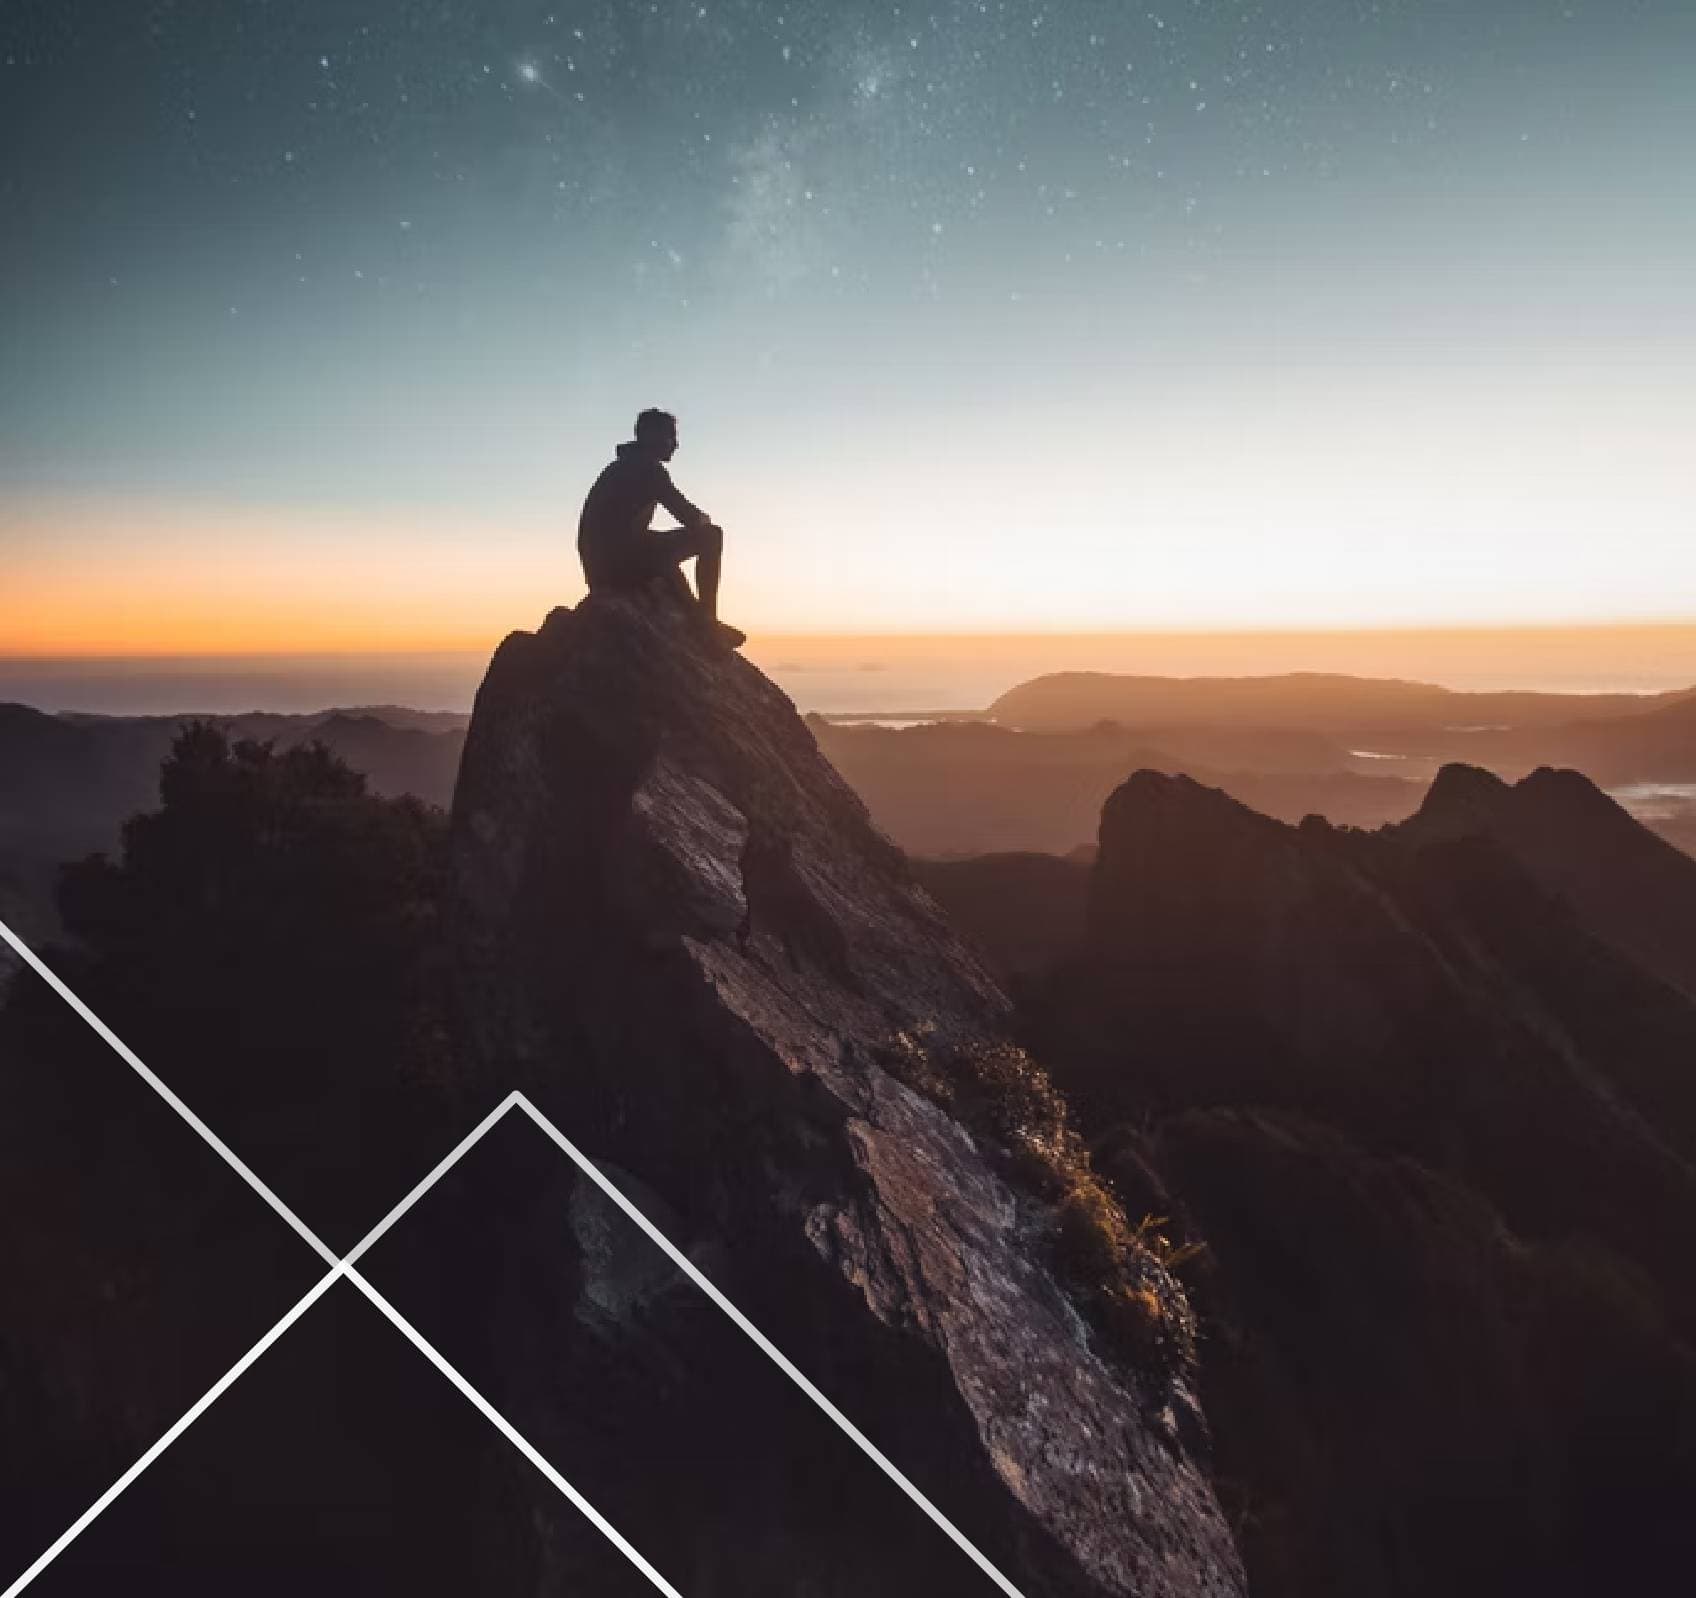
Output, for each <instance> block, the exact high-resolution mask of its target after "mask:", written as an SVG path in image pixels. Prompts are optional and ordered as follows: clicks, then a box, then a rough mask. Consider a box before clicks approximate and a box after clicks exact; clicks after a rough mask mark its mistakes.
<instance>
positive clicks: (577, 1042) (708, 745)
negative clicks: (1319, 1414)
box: [452, 598, 1242, 1598]
mask: <svg viewBox="0 0 1696 1598" xmlns="http://www.w3.org/2000/svg"><path fill="white" fill-rule="evenodd" d="M452 835H453V841H452V850H453V875H454V893H455V917H456V924H457V946H458V959H459V964H460V967H461V969H462V971H463V973H464V993H463V1003H464V1007H465V1026H466V1031H467V1035H468V1036H469V1037H470V1038H471V1039H472V1040H473V1042H474V1047H475V1055H476V1059H477V1061H478V1064H479V1068H480V1069H481V1070H482V1071H483V1072H484V1073H485V1075H486V1077H487V1079H488V1082H489V1085H490V1088H491V1090H494V1089H498V1088H505V1087H508V1086H514V1085H517V1086H522V1087H524V1088H525V1090H526V1091H527V1092H529V1093H531V1094H532V1096H533V1097H534V1098H535V1099H536V1100H537V1101H538V1103H539V1104H540V1105H541V1107H542V1108H543V1109H544V1110H545V1111H546V1112H547V1113H548V1114H549V1115H550V1116H551V1117H553V1118H554V1119H555V1120H556V1121H557V1122H558V1124H559V1125H560V1126H561V1127H562V1128H563V1129H565V1130H566V1131H567V1133H568V1135H570V1136H572V1137H573V1138H574V1139H575V1140H577V1141H578V1142H579V1143H580V1144H581V1145H583V1146H585V1147H587V1148H588V1149H590V1150H591V1151H592V1152H594V1153H595V1154H596V1155H597V1156H603V1157H605V1158H607V1159H610V1160H612V1161H615V1162H617V1163H618V1164H619V1165H620V1166H621V1167H623V1168H625V1169H627V1170H629V1171H630V1172H632V1173H634V1174H635V1175H637V1176H638V1177H639V1178H640V1179H641V1180H643V1181H644V1182H646V1183H648V1184H650V1185H651V1186H652V1187H653V1188H654V1189H656V1190H657V1191H658V1192H659V1193H660V1194H661V1195H662V1197H663V1199H664V1201H665V1203H666V1204H667V1205H668V1206H669V1207H670V1209H671V1211H672V1212H673V1213H674V1214H675V1216H676V1217H677V1221H676V1224H677V1225H678V1226H679V1227H680V1228H682V1229H683V1231H684V1232H685V1233H686V1234H687V1237H688V1238H689V1240H690V1241H691V1243H692V1244H700V1243H701V1242H703V1241H708V1242H710V1243H711V1244H712V1246H713V1247H714V1248H715V1249H716V1250H717V1254H716V1256H715V1257H717V1258H718V1259H720V1260H721V1262H722V1263H721V1265H720V1270H721V1272H722V1274H723V1276H724V1278H725V1280H724V1284H723V1285H725V1286H726V1288H727V1290H728V1291H729V1292H730V1293H731V1296H732V1297H733V1298H734V1299H736V1300H737V1301H738V1302H739V1303H742V1304H743V1306H744V1307H745V1308H746V1309H747V1310H748V1311H749V1313H750V1314H752V1315H753V1317H754V1319H755V1320H756V1321H757V1322H758V1323H759V1324H761V1325H762V1326H763V1327H764V1328H765V1329H766V1330H767V1331H768V1333H769V1334H770V1335H771V1336H772V1337H773V1338H774V1340H776V1341H777V1342H778V1344H779V1345H780V1346H782V1347H783V1348H784V1349H785V1350H786V1351H787V1352H788V1353H789V1354H790V1355H791V1357H793V1358H794V1359H795V1360H796V1361H797V1363H799V1364H800V1365H801V1366H802V1367H803V1368H804V1369H805V1370H807V1371H808V1372H809V1374H811V1375H812V1376H813V1377H814V1378H815V1379H816V1380H818V1381H819V1382H820V1384H821V1385H822V1386H823V1387H824V1388H825V1389H826V1390H827V1391H828V1392H830V1393H831V1394H832V1396H833V1397H834V1398H835V1399H836V1400H837V1401H838V1402H839V1403H840V1404H842V1406H843V1407H844V1409H846V1410H847V1411H848V1412H849V1413H850V1414H852V1415H853V1416H854V1418H855V1419H856V1421H857V1422H858V1423H859V1424H860V1425H862V1426H863V1427H864V1428H865V1430H866V1431H867V1432H868V1433H869V1434H870V1435H871V1436H872V1437H873V1438H874V1439H875V1440H876V1441H878V1442H879V1444H880V1445H881V1446H883V1447H885V1448H886V1450H887V1451H888V1452H889V1454H890V1455H891V1456H892V1457H894V1458H895V1459H896V1460H897V1461H898V1462H899V1463H900V1464H901V1465H902V1467H903V1468H904V1469H905V1470H907V1472H908V1473H909V1474H910V1475H911V1476H912V1477H913V1478H914V1479H915V1480H916V1481H917V1482H918V1484H919V1485H920V1486H921V1488H922V1489H923V1490H925V1491H926V1492H927V1493H929V1494H931V1495H932V1496H933V1497H934V1498H935V1499H936V1500H937V1501H938V1502H939V1504H940V1506H941V1507H942V1508H943V1509H944V1510H945V1512H947V1513H949V1514H950V1515H951V1516H954V1517H955V1518H957V1520H958V1522H959V1524H960V1525H961V1526H962V1528H963V1529H964V1530H965V1531H966V1532H967V1534H968V1535H969V1536H971V1537H973V1538H974V1540H976V1541H978V1542H979V1543H980V1546H982V1547H984V1549H985V1551H986V1552H988V1553H989V1554H990V1557H991V1558H993V1559H995V1560H996V1561H997V1562H998V1563H999V1564H1000V1565H1001V1567H1002V1568H1003V1569H1004V1570H1005V1571H1006V1572H1007V1573H1008V1575H1009V1576H1010V1577H1011V1578H1012V1579H1013V1580H1014V1581H1015V1582H1016V1583H1018V1584H1019V1585H1020V1586H1021V1588H1022V1590H1023V1591H1024V1592H1026V1593H1027V1594H1028V1595H1030V1598H1036V1595H1037V1594H1044V1593H1053V1594H1074V1593H1075V1594H1080V1595H1084V1594H1089V1595H1095V1594H1102V1595H1105V1594H1109V1593H1113V1594H1121V1593H1122V1594H1130V1593H1133V1592H1134V1593H1138V1594H1141V1595H1160V1594H1170V1595H1174V1598H1175V1595H1177V1594H1196V1593H1219V1594H1226V1593H1236V1592H1239V1591H1241V1590H1242V1578H1241V1574H1240V1568H1239V1564H1238V1561H1237V1557H1236V1553H1235V1550H1234V1547H1233V1544H1232V1541H1231V1538H1230V1535H1229V1532H1228V1530H1227V1528H1226V1526H1225V1524H1224V1522H1223V1519H1222V1517H1221V1515H1220V1512H1219V1510H1218V1507H1217V1504H1216V1502H1215V1500H1214V1498H1213V1496H1212V1493H1211V1490H1210V1488H1209V1486H1208V1484H1207V1481H1206V1478H1205V1475H1204V1472H1203V1470H1202V1467H1201V1464H1200V1462H1199V1461H1198V1458H1197V1450H1198V1448H1199V1446H1200V1444H1199V1437H1200V1435H1201V1433H1200V1428H1199V1426H1197V1425H1195V1424H1193V1422H1194V1420H1195V1411H1194V1407H1193V1400H1192V1399H1191V1398H1190V1395H1189V1394H1188V1391H1187V1389H1186V1388H1185V1386H1184V1383H1183V1381H1182V1379H1181V1378H1180V1379H1178V1380H1176V1381H1175V1382H1173V1383H1170V1384H1168V1383H1165V1382H1156V1381H1154V1380H1153V1379H1141V1378H1139V1377H1138V1375H1137V1374H1136V1373H1135V1372H1134V1371H1132V1370H1130V1369H1128V1368H1126V1367H1125V1366H1124V1364H1123V1363H1122V1362H1120V1363H1113V1362H1110V1361H1109V1359H1108V1358H1107V1357H1105V1356H1104V1354H1103V1352H1102V1351H1101V1350H1100V1349H1098V1348H1097V1347H1096V1346H1095V1345H1094V1343H1093V1340H1092V1337H1091V1334H1090V1333H1089V1332H1088V1331H1087V1329H1086V1327H1085V1323H1084V1321H1083V1319H1082V1318H1081V1317H1080V1315H1079V1313H1078V1310H1077V1308H1076V1306H1075V1305H1074V1304H1073V1303H1072V1302H1071V1301H1070V1300H1069V1299H1068V1298H1067V1296H1066V1294H1065V1292H1064V1291H1063V1290H1062V1289H1061V1287H1060V1286H1059V1285H1058V1283H1057V1280H1056V1277H1055V1275H1054V1273H1053V1271H1052V1269H1051V1268H1050V1266H1049V1265H1048V1264H1047V1263H1046V1258H1047V1255H1046V1248H1045V1237H1044V1227H1045V1225H1046V1222H1045V1218H1044V1217H1043V1215H1042V1214H1041V1212H1040V1209H1039V1207H1038V1206H1036V1205H1035V1204H1034V1203H1033V1202H1031V1201H1030V1200H1029V1199H1027V1198H1025V1197H1023V1196H1021V1194H1020V1193H1019V1192H1018V1191H1017V1190H1016V1189H1015V1188H1014V1187H1013V1186H1011V1185H1010V1184H1009V1183H1008V1181H1007V1180H1005V1179H1004V1177H1003V1176H1002V1175H1001V1174H999V1173H998V1170H997V1169H996V1167H995V1166H994V1164H993V1163H992V1161H991V1160H990V1158H989V1157H988V1155H987V1153H986V1151H985V1150H984V1149H983V1148H981V1147H980V1146H979V1145H978V1144H976V1143H975V1142H974V1140H973V1139H972V1137H971V1136H969V1135H968V1134H967V1133H966V1132H965V1131H964V1130H963V1128H962V1127H961V1126H960V1125H959V1124H958V1123H957V1122H956V1121H955V1120H954V1119H952V1118H951V1117H950V1115H948V1114H947V1113H946V1112H945V1111H943V1110H942V1109H941V1108H939V1107H938V1106H937V1105H936V1104H935V1103H934V1102H932V1101H931V1100H930V1099H929V1098H926V1097H923V1096H921V1095H920V1094H919V1093H917V1092H915V1091H913V1090H912V1089H911V1088H910V1087H908V1086H906V1085H904V1084H903V1083H902V1082H901V1081H899V1080H897V1078H896V1077H895V1076H894V1075H891V1074H890V1072H889V1071H888V1070H886V1069H885V1068H884V1067H883V1065H881V1064H880V1063H879V1062H880V1051H882V1050H884V1049H885V1048H887V1047H888V1045H889V1044H890V1042H891V1040H893V1039H896V1038H899V1037H901V1036H906V1037H907V1038H909V1039H913V1038H917V1039H919V1040H920V1042H921V1045H922V1046H923V1047H924V1048H926V1049H927V1050H929V1051H930V1052H931V1053H932V1054H933V1056H934V1057H936V1058H938V1059H942V1058H945V1057H946V1056H947V1055H948V1054H949V1052H950V1051H958V1050H970V1049H972V1048H974V1047H987V1046H993V1045H996V1044H998V1043H1001V1042H1003V1041H1004V1039H1005V1036H1006V1033H1005V1027H1006V1021H1007V1005H1006V1001H1005V999H1004V998H1003V996H1002V995H1001V993H1000V992H999V991H998V989H997V988H996V987H995V985H994V984H993V982H992V981H991V980H990V978H989V977H988V976H987V975H986V974H985V973H984V971H983V970H982V968H981V967H980V966H979V965H978V963H977V962H976V960H975V958H974V957H973V956H972V955H971V954H969V953H968V952H967V950H966V949H965V947H964V946H963V945H962V944H960V943H959V942H958V941H957V939H956V938H955V936H954V935H953V934H952V933H951V932H950V931H949V929H948V927H947V925H946V924H945V922H944V921H943V919H942V917H941V915H940V913H939V912H938V911H937V909H936V908H935V906H934V905H933V903H932V902H931V901H930V900H929V898H928V897H927V896H926V895H925V894H924V893H923V892H922V890H920V889H919V887H918V886H917V885H916V883H915V882H914V880H913V878H912V876H911V874H910V873H909V871H908V869H907V866H906V864H905V861H904V860H903V858H902V857H901V855H900V853H899V852H898V851H897V850H896V849H895V848H894V847H893V845H891V844H890V843H889V842H888V841H887V840H886V839H885V838H884V837H883V836H882V835H881V834H879V833H878V832H877V831H876V830H875V829H874V828H873V827H872V825H871V823H870V821H869V819H868V817H867V815H866V812H865V809H864V807H863V806H862V804H861V803H860V802H859V800H858V799H857V798H856V797H855V796H854V795H853V794H852V792H851V791H850V790H849V789H848V788H847V786H846V785H845V784H844V783H843V782H842V780H841V779H840V778H839V777H838V776H837V775H836V773H835V772H834V771H833V770H832V769H831V767H830V766H829V765H828V763H827V762H826V761H825V760H824V758H823V757H822V756H821V755H820V753H819V751H818V749H817V746H816V745H815V743H814V740H813V738H812V736H811V734H810V733H809V732H808V731H807V729H806V727H805V725H804V723H803V722H802V721H801V719H800V718H799V717H798V716H797V715H796V713H795V711H794V708H793V706H792V705H791V704H790V703H789V701H788V699H787V698H786V697H785V696H784V695H783V694H782V693H781V692H780V691H779V690H778V689H777V688H776V687H775V686H774V685H773V684H771V683H770V682H769V681H767V680H766V679H765V678H764V677H763V676H762V675H761V674H760V673H759V672H758V671H757V670H756V669H755V668H754V667H753V666H751V665H750V664H748V663H747V662H746V661H744V660H742V659H741V658H740V657H737V656H734V655H729V654H725V653H723V652H721V651H719V650H718V649H717V648H716V647H712V646H709V645H707V644H705V643H704V642H702V641H700V640H699V639H698V638H697V636H696V634H695V633H694V631H693V630H692V629H691V628H690V627H689V626H688V624H687V622H686V620H685V618H684V617H683V616H682V615H681V614H680V613H676V612H673V611H670V610H668V609H665V608H645V607H642V606H639V605H636V604H634V603H631V602H623V601H610V602H609V601H605V600H602V599H600V598H592V599H590V600H587V601H585V602H584V603H583V604H582V605H581V606H579V607H578V608H577V609H576V610H575V611H573V610H566V609H558V610H555V611H554V612H553V613H552V614H551V615H550V616H549V617H548V618H547V620H546V622H545V623H544V625H543V626H542V627H541V629H540V630H539V631H538V632H537V633H535V634H533V635H532V634H526V633H519V634H514V635H513V636H511V637H510V638H508V639H507V640H506V642H505V643H504V644H503V645H502V646H501V648H500V650H499V651H498V652H497V654H496V656H495V659H494V661H493V663H492V665H491V667H490V670H489V674H488V677H487V679H486V681H485V683H484V685H483V687H482V690H481V692H480V693H479V696H478V701H477V708H476V712H475V715H474V718H473V723H472V727H471V731H470V735H469V738H468V741H467V745H466V751H465V758H464V764H463V767H462V770H461V774H460V780H459V785H458V789H457V793H456V799H455V806H454V813H453V821H452ZM738 1443H739V1444H740V1446H741V1447H743V1448H744V1449H747V1450H750V1451H755V1450H768V1449H769V1450H776V1451H778V1453H779V1454H780V1455H781V1453H782V1452H783V1451H784V1450H786V1449H795V1448H798V1447H801V1446H803V1445H802V1444H801V1443H800V1442H799V1441H798V1439H797V1438H794V1437H791V1436H788V1435H786V1434H785V1433H784V1431H783V1430H782V1428H781V1426H775V1427H774V1426H772V1425H764V1424H763V1421H762V1417H750V1419H749V1424H748V1428H747V1435H746V1436H744V1437H742V1438H740V1439H738ZM794 1466H795V1470H796V1471H797V1472H800V1473H804V1471H805V1460H804V1459H803V1458H797V1459H796V1460H795V1461H794ZM755 1510H756V1511H757V1512H758V1513H759V1514H760V1515H761V1516H763V1517H764V1518H765V1520H766V1522H767V1523H768V1525H769V1522H770V1519H771V1516H772V1515H773V1514H774V1513H775V1514H777V1515H779V1516H781V1514H782V1513H783V1507H782V1506H781V1505H773V1504H771V1503H767V1504H764V1505H760V1506H755ZM841 1510H842V1520H843V1523H844V1526H845V1527H846V1526H848V1525H849V1524H850V1523H851V1521H852V1518H853V1516H854V1513H855V1506H853V1505H851V1504H844V1505H842V1506H841ZM751 1512H752V1511H751ZM718 1532H719V1534H720V1535H721V1536H722V1537H724V1538H731V1537H734V1535H735V1529H734V1528H732V1527H727V1526H721V1527H719V1528H718ZM768 1535H769V1533H768ZM850 1541H851V1540H850ZM797 1557H800V1558H804V1551H801V1550H797ZM821 1557H828V1558H830V1559H832V1560H837V1561H846V1562H847V1563H848V1564H849V1565H851V1564H852V1563H853V1561H854V1560H855V1559H857V1558H859V1557H860V1551H857V1550H855V1549H854V1548H853V1547H852V1546H850V1544H849V1543H843V1544H841V1545H833V1546H832V1548H831V1550H830V1552H829V1554H828V1556H821ZM873 1568H874V1567H869V1566H868V1567H866V1571H865V1572H863V1573H862V1579H869V1575H870V1573H871V1571H872V1570H873ZM959 1568H960V1577H961V1581H960V1590H961V1591H969V1590H976V1588H975V1587H974V1586H972V1585H971V1583H973V1582H976V1581H978V1580H979V1578H977V1577H976V1576H975V1574H974V1573H973V1572H972V1571H971V1570H970V1568H969V1566H967V1565H966V1564H965V1562H964V1561H963V1560H962V1561H961V1564H960V1567H959ZM878 1575H879V1579H880V1580H884V1579H886V1577H887V1572H878ZM791 1590H793V1591H815V1590H817V1591H825V1590H829V1591H833V1592H834V1591H836V1590H838V1589H837V1588H836V1587H830V1588H828V1589H827V1588H825V1587H815V1586H812V1585H808V1584H804V1583H801V1582H800V1581H799V1580H797V1582H796V1584H795V1585H794V1586H793V1587H792V1589H791ZM840 1590H842V1591H851V1590H855V1589H854V1588H853V1586H852V1581H851V1580H848V1581H845V1584H844V1585H843V1586H842V1588H841V1589H840ZM885 1590H891V1589H890V1588H889V1587H888V1586H887V1585H886V1586H885ZM900 1590H905V1589H900Z"/></svg>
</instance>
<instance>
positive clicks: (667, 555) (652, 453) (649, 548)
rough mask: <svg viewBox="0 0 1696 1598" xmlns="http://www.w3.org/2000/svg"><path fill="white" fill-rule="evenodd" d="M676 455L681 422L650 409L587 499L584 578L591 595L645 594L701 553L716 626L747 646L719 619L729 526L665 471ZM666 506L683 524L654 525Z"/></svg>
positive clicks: (705, 601)
mask: <svg viewBox="0 0 1696 1598" xmlns="http://www.w3.org/2000/svg"><path fill="white" fill-rule="evenodd" d="M676 452H677V419H676V418H675V417H673V416H671V415H670V414H669V413H667V412H665V411H652V410H651V411H643V412H642V414H641V415H640V416H638V417H637V418H636V437H635V438H634V439H632V440H630V441H629V442H628V443H624V444H620V445H619V446H618V449H617V451H616V452H615V455H614V458H613V460H612V461H611V462H610V463H609V464H608V465H607V466H606V467H605V468H603V469H602V471H601V474H600V476H598V477H597V478H596V479H595V481H594V483H593V485H592V486H591V487H590V489H589V492H588V494H587V495H586V496H585V498H584V500H583V510H582V514H581V515H580V516H579V517H578V520H577V552H578V554H579V555H580V556H581V557H582V561H583V576H584V579H585V580H586V581H587V583H588V585H589V589H590V592H591V593H593V592H596V591H605V590H613V591H622V592H634V591H640V590H642V589H645V588H647V587H648V586H649V585H650V584H651V583H653V582H654V581H655V580H656V579H659V578H664V577H671V578H672V579H673V580H674V581H675V580H676V573H677V570H678V567H679V565H680V564H681V563H682V562H683V561H685V560H688V559H690V558H691V557H694V558H695V560H696V565H695V583H696V587H697V588H698V589H699V590H700V596H699V603H700V607H701V610H702V612H703V614H704V619H705V621H706V623H707V625H708V627H709V629H711V630H712V631H714V632H716V633H717V635H718V636H719V637H721V638H722V639H724V640H725V641H726V642H728V643H730V644H732V645H735V644H739V643H741V642H742V641H743V638H744V635H743V634H742V633H740V632H738V631H737V629H736V628H734V627H729V626H726V625H725V624H724V623H723V622H720V621H719V620H718V584H719V572H720V567H721V561H722V556H723V549H724V531H723V529H722V528H720V527H719V526H718V525H717V524H716V523H714V521H713V520H712V518H711V517H710V516H708V515H707V513H706V512H705V511H704V510H702V509H700V508H699V507H698V506H696V505H692V504H691V503H690V502H689V501H688V500H687V499H685V498H684V497H683V495H682V494H680V493H679V492H678V490H677V487H676V485H675V484H674V483H673V482H672V480H671V473H670V472H668V471H667V470H666V468H665V463H666V462H667V461H668V460H670V459H671V457H672V456H673V455H674V454H675V453H676ZM661 505H663V506H664V507H665V508H666V509H667V510H668V511H670V512H671V514H672V515H673V516H675V517H676V518H677V520H678V521H679V522H680V523H681V524H682V525H681V526H678V527H668V528H654V527H650V526H649V523H650V521H651V520H652V519H653V514H654V511H655V509H656V508H657V507H658V506H661ZM685 591H687V589H685Z"/></svg>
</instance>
